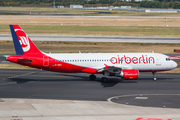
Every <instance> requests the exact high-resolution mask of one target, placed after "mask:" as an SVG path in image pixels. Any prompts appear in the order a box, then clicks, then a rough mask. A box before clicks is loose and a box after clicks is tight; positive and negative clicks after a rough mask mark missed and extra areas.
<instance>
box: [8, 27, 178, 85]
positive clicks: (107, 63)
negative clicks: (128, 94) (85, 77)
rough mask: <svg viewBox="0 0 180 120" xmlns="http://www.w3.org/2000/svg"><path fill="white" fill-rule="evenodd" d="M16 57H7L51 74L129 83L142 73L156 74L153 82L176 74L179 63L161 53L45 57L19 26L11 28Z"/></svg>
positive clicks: (57, 54)
mask: <svg viewBox="0 0 180 120" xmlns="http://www.w3.org/2000/svg"><path fill="white" fill-rule="evenodd" d="M10 30H11V34H12V38H13V42H14V47H15V51H16V55H13V56H8V57H6V59H7V61H10V62H14V63H17V64H20V65H24V66H30V67H33V68H38V69H42V70H47V71H54V72H63V73H89V74H91V75H90V76H89V79H90V80H95V79H96V76H95V74H103V77H102V78H101V81H102V82H105V83H106V82H108V78H107V76H116V77H120V78H123V79H125V80H136V79H138V77H139V72H152V74H153V80H154V81H156V77H155V74H156V72H158V71H167V70H172V69H174V68H176V67H177V63H176V62H175V61H173V60H171V59H170V58H169V57H168V56H166V55H164V54H159V53H154V52H152V53H49V54H48V53H44V52H42V51H40V50H39V49H38V48H37V47H36V45H35V44H34V43H33V42H32V41H31V39H30V38H29V37H28V36H27V35H26V33H25V32H24V31H23V30H22V29H21V27H20V26H19V25H10Z"/></svg>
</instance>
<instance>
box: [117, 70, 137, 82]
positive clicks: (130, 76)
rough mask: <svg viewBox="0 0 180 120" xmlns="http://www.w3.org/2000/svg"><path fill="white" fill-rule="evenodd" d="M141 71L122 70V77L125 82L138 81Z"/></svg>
mask: <svg viewBox="0 0 180 120" xmlns="http://www.w3.org/2000/svg"><path fill="white" fill-rule="evenodd" d="M138 76H139V71H138V70H137V69H129V70H121V73H120V77H122V78H123V79H125V80H136V79H138Z"/></svg>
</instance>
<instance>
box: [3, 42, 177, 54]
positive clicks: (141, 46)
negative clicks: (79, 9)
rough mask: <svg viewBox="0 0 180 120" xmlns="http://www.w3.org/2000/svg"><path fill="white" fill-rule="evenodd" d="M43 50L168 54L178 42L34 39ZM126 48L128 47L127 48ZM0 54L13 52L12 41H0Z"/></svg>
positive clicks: (55, 51)
mask: <svg viewBox="0 0 180 120" xmlns="http://www.w3.org/2000/svg"><path fill="white" fill-rule="evenodd" d="M34 43H35V44H36V46H37V47H38V48H39V49H40V50H41V51H43V52H46V53H49V52H52V53H78V52H79V51H81V52H82V53H89V52H91V53H99V52H100V53H121V52H127V53H128V52H152V51H154V52H156V53H164V54H168V53H169V54H170V53H174V49H179V48H180V44H156V43H104V42H58V41H48V42H45V41H34ZM127 48H128V49H127ZM0 54H2V55H8V54H10V55H12V54H15V50H14V45H13V41H0Z"/></svg>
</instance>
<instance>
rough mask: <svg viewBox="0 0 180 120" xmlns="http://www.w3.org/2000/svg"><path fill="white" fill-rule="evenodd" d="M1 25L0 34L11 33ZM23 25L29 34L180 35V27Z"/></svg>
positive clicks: (6, 26)
mask: <svg viewBox="0 0 180 120" xmlns="http://www.w3.org/2000/svg"><path fill="white" fill-rule="evenodd" d="M0 26H1V27H0V34H10V29H9V26H8V25H0ZM21 27H22V29H23V30H24V31H25V32H26V33H27V34H49V35H98V36H156V37H157V36H161V37H180V34H179V33H180V27H168V28H164V27H150V26H141V27H140V26H123V27H120V26H78V25H76V26H59V25H51V26H49V25H21Z"/></svg>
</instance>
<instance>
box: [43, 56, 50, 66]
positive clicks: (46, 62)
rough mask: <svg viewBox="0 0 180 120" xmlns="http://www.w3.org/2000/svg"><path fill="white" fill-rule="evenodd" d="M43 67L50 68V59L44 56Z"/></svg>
mask: <svg viewBox="0 0 180 120" xmlns="http://www.w3.org/2000/svg"><path fill="white" fill-rule="evenodd" d="M43 66H44V67H48V66H49V57H48V56H43Z"/></svg>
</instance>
